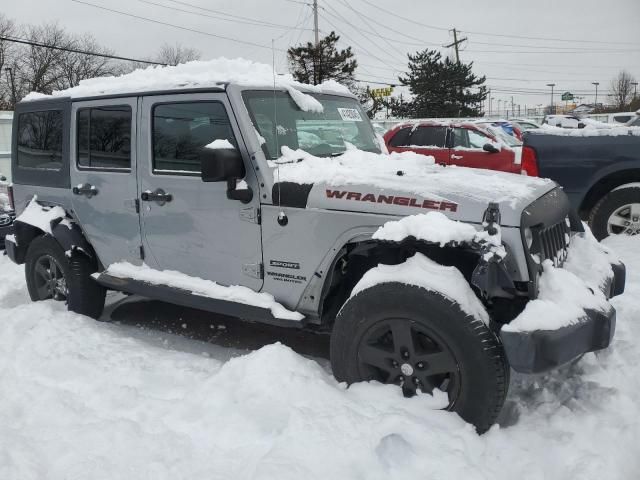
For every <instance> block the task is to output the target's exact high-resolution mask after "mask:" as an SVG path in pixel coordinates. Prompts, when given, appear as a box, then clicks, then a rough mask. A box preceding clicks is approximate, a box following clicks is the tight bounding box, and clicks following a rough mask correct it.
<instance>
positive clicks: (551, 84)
mask: <svg viewBox="0 0 640 480" xmlns="http://www.w3.org/2000/svg"><path fill="white" fill-rule="evenodd" d="M555 86H556V84H555V83H547V87H551V112H550V113H551V115H555V113H556V109H555V108H554V107H553V87H555Z"/></svg>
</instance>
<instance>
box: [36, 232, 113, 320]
mask: <svg viewBox="0 0 640 480" xmlns="http://www.w3.org/2000/svg"><path fill="white" fill-rule="evenodd" d="M25 263H26V265H25V276H26V280H27V288H28V290H29V296H30V297H31V300H33V301H34V302H36V301H40V300H47V299H51V298H52V299H54V300H59V301H65V302H66V304H67V308H68V309H69V310H70V311H72V312H76V313H79V314H81V315H86V316H88V317H91V318H95V319H97V318H99V317H100V315H102V311H103V310H104V301H105V294H106V290H105V289H104V288H103V287H102V286H100V285H98V283H96V282H95V281H94V279H93V278H91V274H92V273H94V272H96V268H95V266H94V265H93V262H92V261H91V260H90V259H89V258H87V257H86V256H85V255H83V254H80V253H74V254H71V256H70V257H67V256H66V255H65V252H64V250H62V247H61V246H60V244H59V243H58V242H57V241H56V240H55V238H53V237H52V236H50V235H44V236H41V237H37V238H35V239H34V240H33V241H32V242H31V244H30V245H29V250H28V251H27V257H26V262H25ZM43 267H44V271H43ZM47 273H48V274H50V275H51V276H57V277H58V279H57V280H55V281H54V279H52V280H50V283H49V284H47V285H46V286H45V279H44V277H43V275H46V274H47ZM58 274H59V275H58ZM60 277H61V278H62V281H60ZM54 284H55V286H54Z"/></svg>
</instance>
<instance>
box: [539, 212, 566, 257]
mask: <svg viewBox="0 0 640 480" xmlns="http://www.w3.org/2000/svg"><path fill="white" fill-rule="evenodd" d="M537 233H538V242H537V244H538V245H537V247H538V248H536V249H535V250H537V252H534V253H537V254H538V255H540V257H541V259H542V260H543V261H544V260H551V261H552V262H553V264H554V265H555V266H556V267H561V266H562V265H563V264H564V261H565V260H566V259H567V253H568V246H569V242H568V238H569V236H570V235H569V234H570V229H569V226H568V225H567V223H566V222H565V221H564V220H563V221H561V222H558V223H556V224H554V225H551V226H549V227H544V228H540V229H538V232H537ZM534 247H535V246H534Z"/></svg>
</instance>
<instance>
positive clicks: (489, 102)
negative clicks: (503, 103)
mask: <svg viewBox="0 0 640 480" xmlns="http://www.w3.org/2000/svg"><path fill="white" fill-rule="evenodd" d="M488 99H489V101H488V104H489V116H491V89H489V98H488Z"/></svg>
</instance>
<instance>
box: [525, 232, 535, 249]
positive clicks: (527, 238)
mask: <svg viewBox="0 0 640 480" xmlns="http://www.w3.org/2000/svg"><path fill="white" fill-rule="evenodd" d="M524 241H525V242H526V244H527V248H528V249H531V245H533V232H532V231H531V229H530V228H528V227H527V228H525V229H524Z"/></svg>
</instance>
